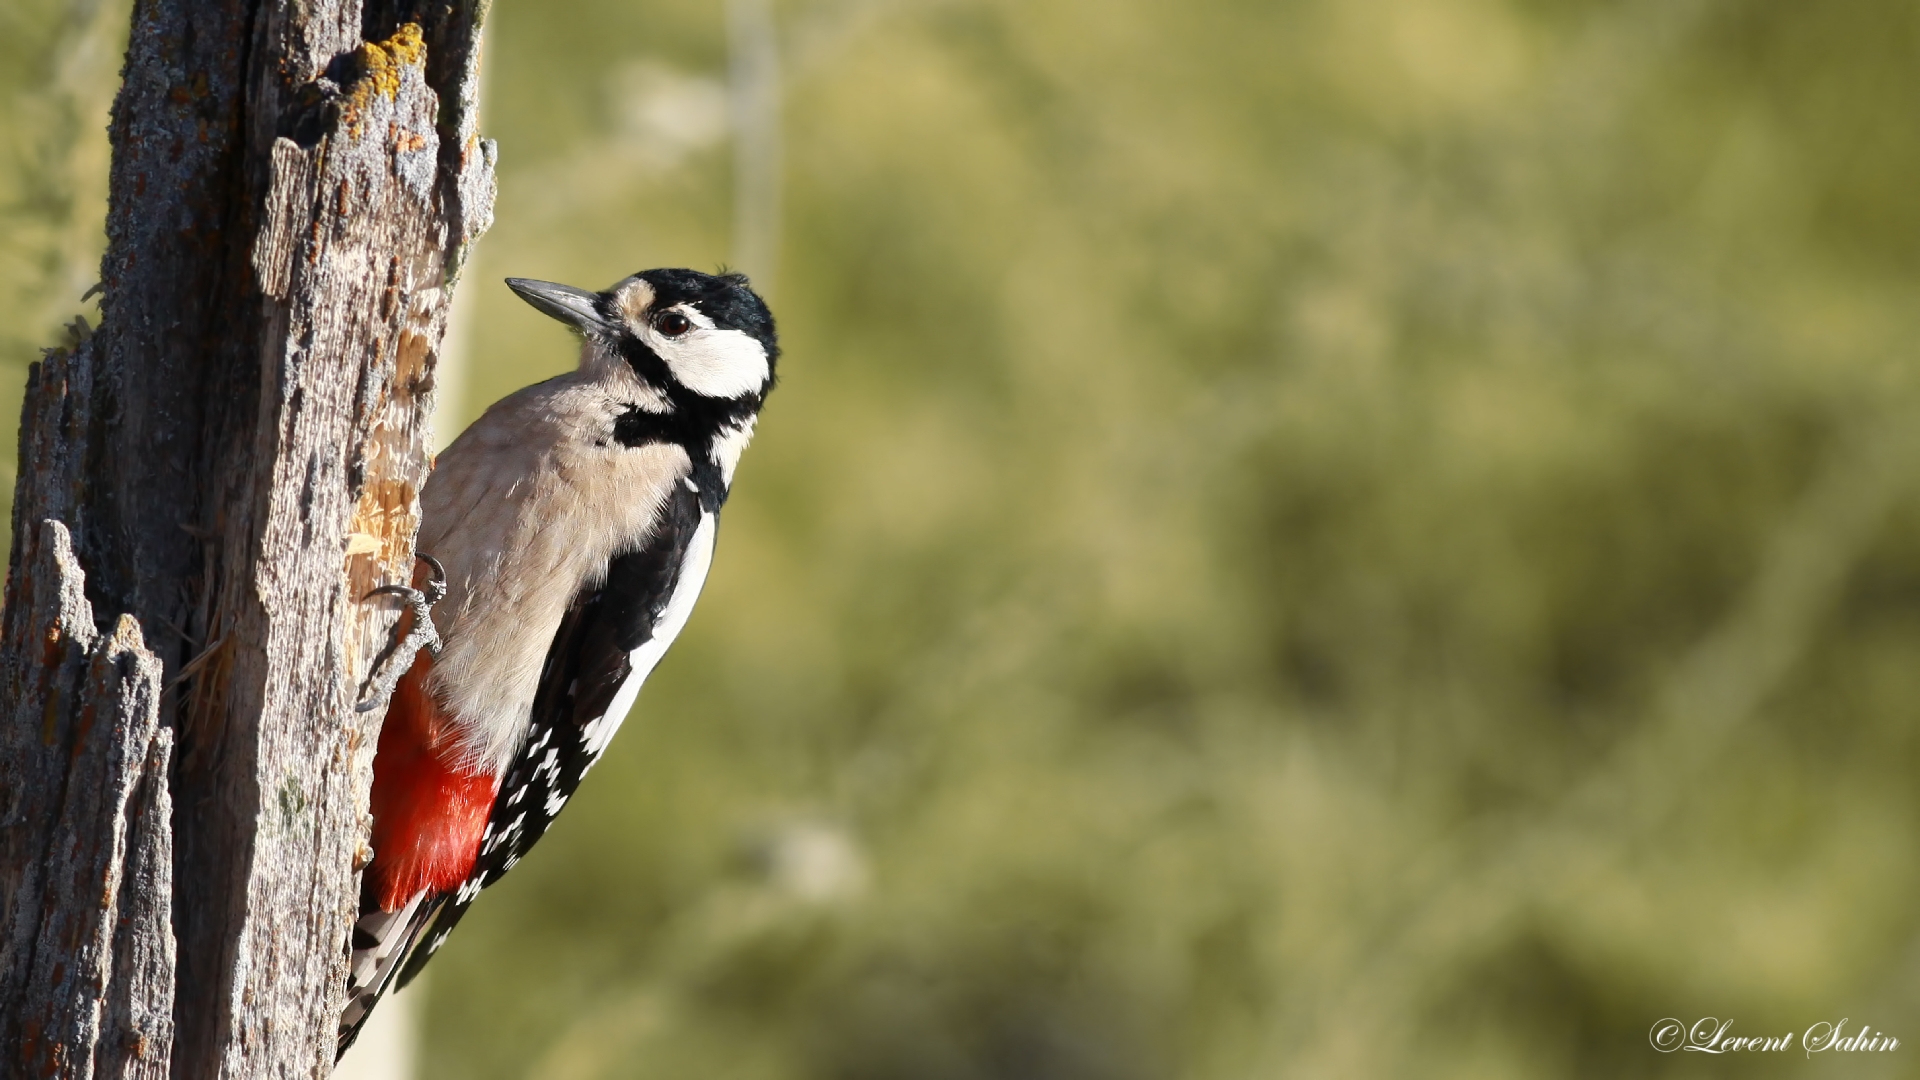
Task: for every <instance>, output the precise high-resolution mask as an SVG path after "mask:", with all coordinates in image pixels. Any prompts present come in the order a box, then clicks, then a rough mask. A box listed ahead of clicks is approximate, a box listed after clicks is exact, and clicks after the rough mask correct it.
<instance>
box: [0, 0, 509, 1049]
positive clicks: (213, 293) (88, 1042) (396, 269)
mask: <svg viewBox="0 0 1920 1080" xmlns="http://www.w3.org/2000/svg"><path fill="white" fill-rule="evenodd" d="M484 6H485V5H484V0H455V2H452V3H447V2H444V0H441V2H435V3H432V4H426V3H424V2H423V3H420V4H418V6H414V5H411V4H408V3H391V2H386V3H382V2H378V0H373V2H369V3H366V4H361V3H354V2H351V0H306V2H304V3H292V2H285V0H283V2H279V3H268V2H260V0H140V2H139V3H138V4H137V5H136V8H135V11H134V16H133V28H132V35H131V40H130V45H129V49H128V55H127V62H126V69H125V77H124V85H123V87H122V90H121V92H120V95H119V97H118V99H117V100H116V102H115V105H114V113H113V126H112V139H113V151H114V160H113V168H112V181H111V183H112V189H111V199H110V207H109V213H108V250H107V255H106V258H105V260H104V261H103V267H102V277H103V281H102V288H103V295H102V303H101V308H102V312H103V315H104V319H103V322H102V325H101V327H100V329H99V331H98V332H97V333H95V334H94V335H93V336H92V337H90V338H88V339H87V340H84V341H80V342H77V343H76V344H75V345H74V346H73V347H72V348H70V349H65V350H60V351H58V352H55V353H52V354H50V355H49V357H48V359H47V360H46V361H44V362H43V363H41V364H39V365H36V367H35V369H34V371H33V373H32V375H31V377H30V382H29V387H28V393H27V400H26V404H25V407H24V411H23V421H22V430H21V453H20V479H19V482H18V488H17V491H16V494H15V502H14V507H15V509H14V547H13V552H12V555H11V559H10V563H9V571H10V574H9V580H8V586H7V609H6V617H5V624H4V626H5V633H4V638H3V639H0V679H4V682H3V683H0V685H4V686H5V688H6V692H7V694H8V698H7V700H6V701H5V702H0V721H4V722H5V723H6V724H7V728H6V730H5V732H4V733H0V1001H6V1002H9V1003H13V1002H22V1003H23V1007H21V1008H18V1009H15V1008H11V1007H9V1008H7V1009H0V1054H4V1055H9V1056H8V1057H6V1058H0V1061H3V1062H4V1064H0V1072H6V1073H8V1074H13V1073H14V1072H16V1071H18V1072H21V1073H23V1074H25V1075H57V1076H76V1077H86V1076H142V1077H148V1076H152V1077H157V1076H160V1075H166V1074H169V1070H170V1075H172V1076H176V1077H202V1076H236V1077H239V1076H247V1077H251V1076H268V1075H272V1076H324V1075H326V1073H327V1072H328V1071H329V1070H330V1069H331V1066H332V1063H333V1041H334V1024H335V1018H336V1016H337V1012H338V1009H339V1006H340V1003H341V998H342V991H343V989H344V983H345V961H346V945H347V940H348V934H349V931H350V927H351V921H352V916H353V913H354V907H355V900H356V898H357V890H358V883H357V870H358V866H359V864H360V862H361V861H363V857H364V853H365V836H366V796H367V788H368V784H369V781H370V771H369V770H370V763H371V755H372V749H373V744H374V741H375V737H376V735H377V730H378V728H377V725H378V714H377V713H376V714H372V715H368V716H361V715H356V714H355V713H354V712H353V708H352V706H353V703H354V701H355V700H356V698H357V696H358V694H359V691H360V688H361V686H362V684H363V682H364V680H365V677H366V674H367V666H368V664H369V662H370V661H371V659H372V658H373V656H374V655H375V654H376V653H377V652H378V650H379V648H380V647H381V645H382V644H383V643H384V641H385V638H386V635H387V634H388V632H389V631H390V629H391V627H392V625H393V622H394V618H395V613H394V611H393V610H392V608H391V605H380V604H366V603H363V602H362V601H361V599H360V598H361V597H363V596H365V595H366V593H367V592H368V591H369V590H370V589H371V588H372V587H374V586H375V585H378V584H382V583H385V582H390V581H405V580H407V579H408V578H409V577H410V576H411V566H412V558H413V552H412V544H413V536H414V531H415V526H416V524H417V514H418V500H417V495H416V492H417V490H418V488H419V485H420V483H421V481H422V480H423V479H424V478H425V474H426V470H427V468H428V453H427V451H428V446H429V432H428V430H427V423H428V417H429V415H430V410H431V405H432V402H431V397H432V386H433V371H434V365H435V356H436V353H437V351H438V349H439V344H440V338H441V334H442V332H443V330H444V328H445V324H446V317H447V312H448V305H449V301H450V298H451V288H452V283H453V279H454V277H455V276H456V275H457V272H458V269H459V267H460V264H461V262H462V260H463V258H464V255H465V252H466V250H467V247H468V245H470V244H471V243H472V241H473V240H474V239H475V238H476V237H477V235H478V234H479V232H480V231H481V230H483V229H484V228H485V227H486V225H487V223H488V220H489V217H490V214H491V200H492V158H493V149H492V146H491V144H489V143H485V142H483V141H481V140H480V139H478V137H477V136H476V135H475V133H474V128H473V116H474V104H475V103H474V100H473V98H474V93H473V88H474V86H475V63H476V62H477V57H478V52H477V42H478V34H479V26H480V20H481V17H482V16H483V14H484ZM83 568H84V570H83ZM95 613H100V614H102V615H104V616H117V619H116V620H115V623H114V625H113V627H112V628H111V630H110V631H109V632H102V631H101V630H99V629H98V628H97V627H96V625H95ZM149 650H150V651H149ZM163 669H164V676H163V675H162V674H161V671H162V670H163ZM143 710H144V712H143ZM143 718H144V719H143ZM103 723H104V724H105V726H104V727H102V724H103ZM143 732H144V734H142V733H143ZM142 740H144V741H142ZM163 778H164V782H162V779H163ZM62 830H65V831H62ZM169 928H170V932H168V931H169ZM36 1024H37V1025H38V1026H37V1027H33V1028H32V1030H31V1031H29V1027H30V1026H32V1025H36Z"/></svg>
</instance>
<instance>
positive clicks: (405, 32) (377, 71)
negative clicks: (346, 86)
mask: <svg viewBox="0 0 1920 1080" xmlns="http://www.w3.org/2000/svg"><path fill="white" fill-rule="evenodd" d="M426 55H427V42H426V39H425V38H423V37H421V36H420V24H419V23H407V24H406V25H405V26H402V27H401V28H400V29H399V30H397V31H395V32H394V35H393V36H392V37H390V38H388V39H387V40H385V41H382V42H372V41H369V42H367V43H366V44H364V45H362V46H360V71H361V78H362V80H364V81H363V82H362V84H361V85H363V86H366V87H368V88H370V89H372V90H374V91H376V92H378V93H379V94H380V95H381V96H382V97H385V98H387V99H388V100H392V99H393V98H395V97H397V96H398V95H399V93H400V69H401V67H402V66H404V65H406V64H418V63H420V62H421V61H422V60H424V59H426Z"/></svg>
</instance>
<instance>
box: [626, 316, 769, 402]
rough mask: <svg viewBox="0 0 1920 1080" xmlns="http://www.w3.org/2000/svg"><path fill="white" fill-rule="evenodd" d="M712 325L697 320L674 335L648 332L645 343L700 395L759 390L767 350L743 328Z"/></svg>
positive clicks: (727, 395)
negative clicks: (735, 328) (733, 328)
mask: <svg viewBox="0 0 1920 1080" xmlns="http://www.w3.org/2000/svg"><path fill="white" fill-rule="evenodd" d="M688 317H689V318H692V315H691V314H690V315H689V316H688ZM702 321H705V319H704V317H703V319H702ZM711 325H712V324H711V323H709V324H708V326H700V325H698V324H697V323H696V324H695V326H694V329H692V330H689V331H687V332H686V333H684V334H682V335H680V336H679V337H677V338H669V337H663V336H662V335H660V334H658V333H649V334H648V335H647V337H648V342H647V343H648V344H649V345H652V346H653V351H654V352H656V353H659V354H660V359H662V360H664V361H666V362H667V367H668V369H669V370H671V371H672V372H673V377H674V378H676V379H678V380H680V384H681V385H682V386H685V387H686V388H687V389H689V390H691V391H693V392H694V393H696V394H699V395H701V396H702V397H713V398H736V397H740V396H741V395H743V394H753V393H758V392H759V390H760V388H761V387H762V386H764V385H765V384H766V381H767V350H766V349H765V348H764V347H763V346H762V345H761V344H760V343H759V342H758V341H756V340H754V339H753V337H752V336H751V335H749V334H747V333H745V332H744V331H740V330H717V329H709V327H710V326H711Z"/></svg>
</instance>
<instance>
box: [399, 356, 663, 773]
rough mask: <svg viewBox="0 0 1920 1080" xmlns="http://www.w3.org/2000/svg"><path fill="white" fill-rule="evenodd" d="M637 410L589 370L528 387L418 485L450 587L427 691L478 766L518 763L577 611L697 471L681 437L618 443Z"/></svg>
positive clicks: (426, 534) (426, 538)
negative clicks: (555, 652) (554, 657)
mask: <svg viewBox="0 0 1920 1080" xmlns="http://www.w3.org/2000/svg"><path fill="white" fill-rule="evenodd" d="M631 407H632V402H630V401H624V400H619V399H617V398H615V397H614V396H612V395H610V394H609V393H608V391H607V389H606V388H605V387H604V384H600V383H596V382H589V381H587V380H586V379H585V378H583V377H580V376H563V377H561V378H558V379H552V380H549V381H547V382H544V383H540V384H538V385H536V386H530V387H528V388H527V389H525V390H522V391H520V392H519V393H516V394H514V395H512V396H510V397H507V398H505V399H503V400H502V401H500V402H499V403H498V404H496V405H494V406H493V408H491V409H489V410H488V411H487V413H486V415H485V416H483V417H481V418H480V419H479V420H478V421H476V422H475V423H474V424H473V426H472V427H470V428H468V429H467V430H466V431H465V432H464V433H462V434H461V436H460V438H459V439H457V440H455V442H454V443H453V445H452V446H449V447H448V448H447V449H446V451H445V452H444V453H442V454H441V455H440V458H439V461H438V462H437V464H436V466H435V469H434V472H433V475H432V476H431V477H430V478H429V479H428V481H427V484H426V487H425V489H424V490H423V491H422V492H421V495H420V504H421V526H420V540H419V549H420V550H421V551H423V552H426V553H427V554H430V555H433V556H434V557H436V558H438V559H439V560H440V561H441V562H442V563H443V564H444V565H445V566H446V569H447V585H448V589H447V596H446V599H444V600H442V601H441V602H440V603H439V605H437V606H436V607H435V609H434V623H435V624H436V625H437V626H438V627H439V630H440V634H441V637H442V638H443V639H444V641H445V643H446V647H445V649H444V650H443V651H442V652H441V654H440V658H439V660H438V661H437V662H436V663H435V664H434V672H433V678H432V682H431V687H432V689H433V692H434V694H435V696H436V698H438V699H439V701H440V702H441V704H442V705H443V706H445V707H447V708H448V709H449V711H451V712H452V713H453V715H454V716H455V717H456V718H457V721H458V723H459V727H460V732H461V736H460V739H461V750H462V753H463V755H464V756H465V757H466V758H467V760H468V761H469V762H470V763H471V764H472V765H474V766H475V767H480V768H488V769H492V770H494V771H499V770H502V769H504V768H505V767H506V766H507V765H508V764H509V763H510V760H511V758H512V756H513V753H514V751H515V749H516V748H517V747H518V745H519V742H520V740H521V738H522V736H523V734H524V732H525V730H526V723H527V714H528V711H529V710H530V708H531V707H532V704H533V698H534V694H535V692H536V690H537V689H538V687H539V680H540V671H541V667H542V665H543V664H544V662H545V660H546V655H547V649H548V646H549V645H550V644H551V643H552V641H553V637H554V634H555V632H556V631H557V630H558V628H559V625H560V620H561V617H562V616H563V615H564V614H565V613H566V610H567V607H568V605H569V604H571V603H572V601H573V598H574V596H575V595H577V594H578V593H579V592H580V590H581V589H583V588H585V587H588V586H589V585H595V584H598V583H599V580H598V579H599V578H600V577H601V576H603V575H604V574H605V573H606V567H607V563H608V561H609V560H610V559H612V558H613V556H615V555H617V554H620V553H622V552H625V551H631V550H633V549H635V548H636V547H638V546H639V545H640V544H642V543H644V542H645V541H646V539H647V537H648V535H649V534H650V531H651V529H652V526H653V521H654V518H655V516H656V515H657V514H658V512H659V509H660V507H661V506H662V504H663V503H664V502H665V500H666V496H667V494H668V492H669V491H670V490H671V488H672V485H673V484H674V483H676V482H678V481H679V479H680V478H681V477H683V476H686V475H687V474H688V472H689V471H690V464H691V463H690V462H689V461H688V459H687V455H686V451H684V450H683V449H681V448H680V447H679V446H677V445H673V444H656V445H649V446H643V447H638V448H628V447H624V446H621V445H620V444H619V443H618V442H616V441H614V439H613V438H612V430H613V421H614V418H615V417H616V416H617V415H619V414H620V413H621V412H624V411H626V410H627V409H629V408H631Z"/></svg>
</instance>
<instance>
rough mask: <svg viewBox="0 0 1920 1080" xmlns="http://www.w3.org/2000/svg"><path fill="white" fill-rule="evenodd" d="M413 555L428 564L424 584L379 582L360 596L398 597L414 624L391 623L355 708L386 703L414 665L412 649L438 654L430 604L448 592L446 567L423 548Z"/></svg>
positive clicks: (437, 633)
mask: <svg viewBox="0 0 1920 1080" xmlns="http://www.w3.org/2000/svg"><path fill="white" fill-rule="evenodd" d="M414 557H415V558H417V559H419V560H420V561H421V562H424V563H426V564H427V571H428V572H427V581H426V587H425V588H423V589H415V588H412V587H410V586H406V585H382V586H380V587H379V588H377V589H375V590H373V591H372V592H370V593H368V594H367V595H366V596H364V597H362V598H361V599H362V600H371V599H373V598H374V597H376V596H397V597H399V598H400V599H401V600H402V601H403V602H405V603H406V605H407V610H408V611H410V612H411V613H412V614H413V625H412V626H411V627H409V628H408V629H407V632H406V633H404V634H402V633H400V628H399V627H398V626H396V627H394V638H393V640H392V641H389V642H387V647H386V648H385V649H382V650H381V651H380V655H379V656H377V657H375V658H374V661H373V672H372V673H371V674H370V675H368V676H367V684H366V686H364V687H363V688H362V690H361V693H362V697H361V699H360V702H359V704H357V705H355V706H354V707H353V711H355V712H372V711H373V710H375V709H377V708H379V707H380V706H382V705H384V704H386V702H387V699H388V698H390V697H392V696H393V688H394V687H396V686H398V685H400V677H401V676H403V675H405V674H406V673H407V669H408V668H411V667H412V666H413V657H414V654H415V653H418V652H419V651H420V650H421V649H425V650H427V654H428V655H429V656H439V655H440V631H439V630H437V629H436V628H435V627H434V625H433V605H435V604H437V603H439V602H440V601H441V600H442V599H443V598H444V597H445V596H446V595H447V568H446V567H444V566H441V565H440V560H439V559H436V558H434V557H433V556H431V555H428V554H427V553H426V552H424V551H422V552H415V553H414Z"/></svg>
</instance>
